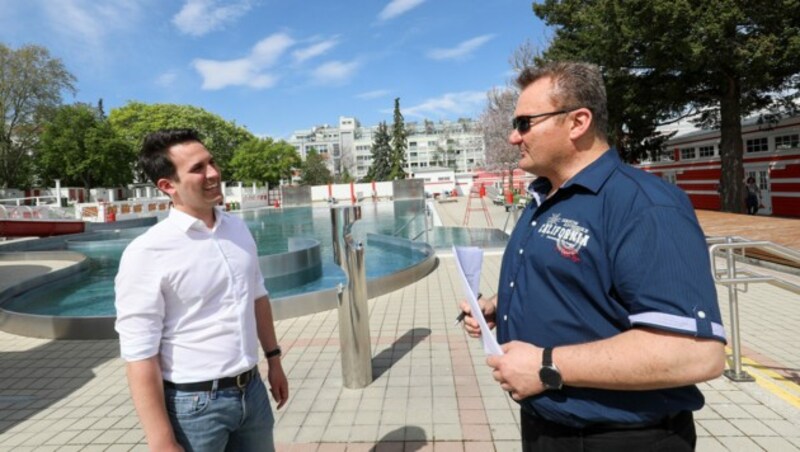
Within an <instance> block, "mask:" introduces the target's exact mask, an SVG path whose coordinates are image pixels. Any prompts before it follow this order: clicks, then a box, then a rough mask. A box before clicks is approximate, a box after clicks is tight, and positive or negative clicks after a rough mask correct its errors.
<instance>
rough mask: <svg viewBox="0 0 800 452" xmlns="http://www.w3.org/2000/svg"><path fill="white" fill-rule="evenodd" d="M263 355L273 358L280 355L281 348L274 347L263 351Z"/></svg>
mask: <svg viewBox="0 0 800 452" xmlns="http://www.w3.org/2000/svg"><path fill="white" fill-rule="evenodd" d="M264 356H266V357H267V359H270V358H275V357H276V356H281V348H280V347H275V348H274V349H272V350H270V351H268V352H266V353H264Z"/></svg>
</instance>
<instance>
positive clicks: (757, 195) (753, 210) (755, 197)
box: [739, 176, 761, 215]
mask: <svg viewBox="0 0 800 452" xmlns="http://www.w3.org/2000/svg"><path fill="white" fill-rule="evenodd" d="M744 186H745V189H746V190H747V198H746V201H745V202H746V204H747V214H748V215H755V214H757V213H758V208H759V207H760V206H761V189H760V188H759V187H758V184H757V183H756V178H755V177H753V176H750V177H748V178H747V182H746V183H745V185H744ZM739 199H741V198H739ZM740 205H741V204H740Z"/></svg>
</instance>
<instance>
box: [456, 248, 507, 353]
mask: <svg viewBox="0 0 800 452" xmlns="http://www.w3.org/2000/svg"><path fill="white" fill-rule="evenodd" d="M453 256H455V259H456V268H458V273H459V274H460V275H461V282H462V283H463V287H464V294H465V295H466V297H467V301H468V302H469V306H470V309H471V310H472V317H473V318H474V319H475V320H477V321H478V325H479V326H480V328H481V342H482V343H483V352H484V353H486V354H487V355H502V354H503V350H502V349H501V348H500V344H498V343H497V338H495V337H494V334H493V333H492V330H490V329H489V325H487V324H486V319H485V318H484V317H483V312H482V311H481V307H480V305H479V304H478V286H479V284H480V280H481V265H482V264H483V250H482V249H480V248H478V247H476V246H454V247H453Z"/></svg>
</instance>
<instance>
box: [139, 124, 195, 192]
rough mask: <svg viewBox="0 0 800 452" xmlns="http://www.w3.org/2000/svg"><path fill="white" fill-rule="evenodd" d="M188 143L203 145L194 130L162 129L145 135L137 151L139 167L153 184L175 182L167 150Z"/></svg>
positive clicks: (173, 169)
mask: <svg viewBox="0 0 800 452" xmlns="http://www.w3.org/2000/svg"><path fill="white" fill-rule="evenodd" d="M190 141H196V142H198V143H201V144H202V143H203V141H202V140H201V139H200V134H199V133H198V132H197V131H196V130H194V129H162V130H157V131H155V132H153V133H149V134H147V136H146V137H144V142H143V143H142V149H141V151H139V167H140V168H141V169H142V171H144V174H145V175H146V176H147V177H148V178H149V179H150V180H151V181H152V182H153V183H154V184H157V183H158V180H159V179H173V180H177V178H178V173H177V170H176V169H175V164H174V163H172V160H170V158H169V148H170V147H172V146H174V145H176V144H181V143H188V142H190Z"/></svg>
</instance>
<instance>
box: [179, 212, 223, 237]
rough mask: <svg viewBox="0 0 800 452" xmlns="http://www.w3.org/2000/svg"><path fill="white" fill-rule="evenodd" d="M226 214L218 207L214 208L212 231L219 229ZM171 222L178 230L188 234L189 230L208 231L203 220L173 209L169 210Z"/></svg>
mask: <svg viewBox="0 0 800 452" xmlns="http://www.w3.org/2000/svg"><path fill="white" fill-rule="evenodd" d="M223 215H224V212H223V211H222V209H220V208H218V207H214V227H213V228H211V230H215V229H217V226H219V224H220V223H221V222H222V217H223ZM168 219H169V221H171V222H173V223H175V225H176V226H178V228H179V229H180V230H181V231H183V232H188V231H189V229H196V230H200V231H208V228H207V227H206V224H205V223H203V220H201V219H199V218H196V217H193V216H191V215H189V214H188V213H186V212H183V211H182V210H178V209H176V208H174V207H173V208H171V209H170V210H169V217H168Z"/></svg>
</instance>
